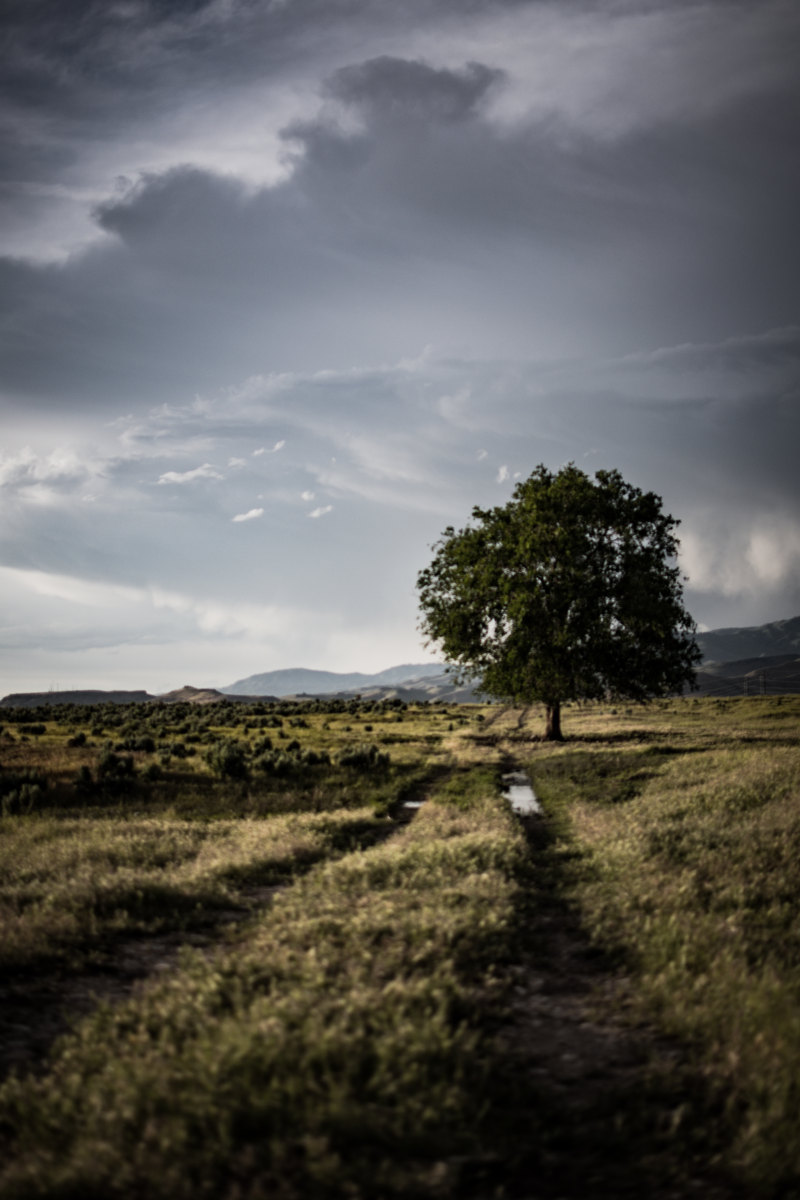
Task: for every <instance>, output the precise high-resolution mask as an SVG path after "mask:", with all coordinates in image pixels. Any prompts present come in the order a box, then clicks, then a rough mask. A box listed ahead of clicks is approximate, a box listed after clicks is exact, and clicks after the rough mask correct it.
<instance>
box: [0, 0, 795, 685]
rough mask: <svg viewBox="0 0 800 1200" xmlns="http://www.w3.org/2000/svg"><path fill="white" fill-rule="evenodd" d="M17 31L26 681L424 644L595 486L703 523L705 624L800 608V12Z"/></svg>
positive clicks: (687, 529) (9, 349)
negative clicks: (799, 135)
mask: <svg viewBox="0 0 800 1200" xmlns="http://www.w3.org/2000/svg"><path fill="white" fill-rule="evenodd" d="M8 14H9V20H8V22H7V24H6V41H5V45H4V51H3V53H4V57H5V59H6V62H7V66H8V70H7V72H6V73H5V75H4V77H3V79H4V82H3V81H0V88H3V87H5V89H6V91H5V101H6V103H5V111H6V118H5V127H4V128H5V131H6V134H7V136H8V139H9V151H8V154H7V155H6V157H5V162H6V164H7V170H8V175H7V177H6V183H5V188H4V190H2V191H0V207H1V206H3V205H5V209H4V210H3V211H4V212H5V214H6V223H7V230H8V229H9V228H10V229H11V230H12V232H11V234H9V233H8V232H6V240H5V242H4V243H3V245H5V246H7V247H8V246H10V247H11V248H12V250H11V255H10V256H7V257H6V258H4V259H2V260H0V286H1V287H2V292H3V300H2V304H3V308H2V314H1V316H0V353H1V354H2V362H0V384H1V385H2V387H3V398H4V403H5V406H6V408H7V410H8V418H9V419H8V422H7V432H8V442H7V446H6V447H5V450H4V453H3V454H2V455H0V501H2V504H3V512H4V518H5V519H4V523H3V535H2V539H0V564H4V565H0V573H2V572H3V571H4V570H5V571H6V572H7V573H9V572H10V574H9V576H8V580H7V581H6V582H8V584H9V587H10V588H11V589H12V591H13V594H14V597H15V599H14V606H15V607H14V612H15V613H16V618H15V620H14V621H12V622H10V623H7V626H6V628H7V630H8V629H10V630H11V632H10V633H9V634H8V639H7V640H9V644H18V645H22V644H24V645H26V646H35V645H36V644H37V639H39V638H41V640H40V644H42V645H49V646H59V647H62V649H64V650H65V651H66V648H68V647H69V646H72V645H74V646H81V647H89V648H90V647H91V646H92V645H99V644H100V641H93V640H92V639H93V637H95V634H94V632H93V625H94V621H95V614H104V615H103V617H102V620H99V621H98V627H99V626H100V625H102V626H103V627H102V629H100V632H99V633H98V634H97V637H98V638H102V639H105V640H103V643H102V644H103V645H113V644H117V642H118V643H119V644H123V643H124V642H125V641H126V640H129V639H130V638H131V637H132V636H139V635H140V636H141V640H142V643H143V644H144V643H145V642H147V640H148V639H152V641H154V642H161V643H165V642H169V641H170V640H174V639H175V638H177V637H180V636H181V630H182V629H189V630H190V631H191V636H192V637H194V638H196V639H197V641H196V644H197V645H199V644H201V643H202V644H204V645H208V644H210V642H211V641H213V639H215V638H222V639H225V638H232V639H236V638H240V639H241V640H242V644H244V642H245V640H246V639H247V638H250V637H252V638H255V639H262V635H263V640H259V641H258V644H259V645H265V646H269V647H270V650H269V653H270V654H271V655H278V656H279V658H280V661H275V659H274V658H273V659H271V660H265V662H264V666H265V667H266V666H269V665H274V666H282V665H286V659H285V658H284V656H285V655H286V654H287V653H290V652H289V651H288V650H287V649H286V647H287V646H291V647H293V648H297V654H298V656H299V655H300V653H301V652H302V653H303V654H305V653H306V651H304V650H303V649H302V648H303V646H305V645H306V644H307V640H306V639H307V636H308V634H307V631H308V629H309V628H310V627H312V626H313V627H314V629H325V630H326V631H327V632H326V633H325V634H324V637H323V636H322V635H320V637H321V639H322V640H321V641H320V642H319V644H320V645H322V643H323V641H324V639H325V638H328V637H329V635H330V636H331V637H332V636H333V634H332V633H331V631H335V630H336V629H343V630H349V631H350V633H349V634H348V636H349V637H351V639H352V640H351V641H347V642H346V646H347V647H352V646H353V645H359V646H360V645H365V644H366V643H365V641H364V637H365V634H364V630H365V629H366V628H367V627H368V626H369V627H370V628H372V627H373V626H371V625H370V622H373V625H374V627H375V628H377V627H378V626H380V628H381V630H382V634H381V636H383V634H385V632H386V630H387V629H389V628H390V626H391V628H393V629H395V628H396V629H400V628H401V627H402V629H404V630H408V633H403V635H402V637H403V639H407V638H408V637H412V636H413V633H412V632H411V631H412V630H413V626H414V599H413V579H414V576H415V573H416V570H417V569H419V567H420V566H421V565H423V560H424V558H425V555H426V554H427V547H428V546H429V545H430V543H431V541H433V540H435V538H436V536H437V535H438V534H439V532H440V531H441V529H442V528H444V526H445V525H446V524H448V523H449V522H454V523H463V521H464V520H466V519H467V517H468V514H469V511H470V509H471V507H472V504H474V503H479V504H484V505H486V504H492V503H502V502H503V501H504V500H505V499H506V498H507V495H508V494H509V493H510V490H511V488H512V486H513V482H514V479H515V478H518V477H523V476H525V475H527V474H528V473H529V472H530V470H531V469H532V468H533V466H534V465H535V464H536V463H537V462H546V463H547V464H548V465H549V466H552V467H558V466H559V465H561V464H562V463H564V462H566V461H569V460H574V461H576V462H577V463H578V464H579V465H581V466H583V467H585V468H586V469H587V470H590V471H593V470H595V469H597V468H598V467H601V466H603V467H619V468H620V469H621V470H622V472H623V474H624V475H625V476H626V477H628V478H630V479H631V480H632V481H633V482H635V483H637V484H639V485H640V486H642V487H645V488H653V489H655V490H656V491H658V492H659V493H661V494H662V495H663V496H664V499H665V504H666V506H667V508H668V509H670V510H671V511H673V512H674V513H675V515H676V516H679V517H681V518H682V519H683V525H682V533H683V535H684V539H685V547H686V566H687V569H688V570H689V573H690V575H691V577H692V583H691V589H692V590H691V592H690V596H691V607H692V610H693V611H695V613H696V615H697V616H698V619H700V620H702V621H704V622H705V623H706V624H723V623H727V624H733V623H737V622H741V621H744V620H749V619H752V620H753V621H759V622H760V621H762V620H767V619H773V618H776V617H780V616H788V615H791V613H792V612H794V611H797V610H798V609H800V532H798V528H797V513H798V507H800V489H799V485H798V482H797V478H798V476H797V471H796V464H795V461H794V460H795V458H796V453H795V447H796V445H797V443H798V438H799V437H800V425H799V424H798V422H800V399H799V397H800V337H799V336H798V322H799V321H800V284H799V283H798V280H800V269H799V268H800V261H798V259H799V258H800V250H799V248H798V233H797V220H796V212H797V208H798V200H800V175H799V174H798V159H797V155H796V151H795V141H796V116H797V109H798V91H799V90H800V81H798V79H797V76H796V45H797V31H798V27H799V26H800V10H798V9H797V7H796V5H790V4H789V3H784V0H766V2H765V3H764V4H762V5H758V6H753V5H749V4H744V3H717V2H716V0H692V2H691V3H685V4H683V3H679V4H666V3H664V4H656V3H644V2H641V3H619V2H617V0H613V2H611V0H609V3H608V4H605V5H595V4H588V3H586V4H581V3H575V4H572V3H569V4H552V3H542V4H539V3H525V2H520V3H511V2H509V3H502V2H498V3H492V2H487V3H474V4H465V3H461V2H459V3H448V2H444V3H442V2H441V0H437V2H436V3H433V0H431V2H430V3H429V2H427V0H407V2H405V3H402V2H398V3H389V2H388V0H387V2H386V3H382V2H381V3H379V2H376V0H362V2H352V3H350V2H344V0H343V2H341V3H338V2H336V0H295V2H293V3H291V2H290V3H266V2H264V3H261V2H255V0H253V2H252V3H251V2H241V3H231V2H230V0H224V2H223V0H214V2H209V3H187V4H175V5H170V4H156V3H145V2H139V0H120V2H118V3H113V2H112V3H107V4H102V5H101V4H99V3H93V4H87V3H76V4H75V5H69V6H67V5H64V4H61V3H38V2H36V0H34V2H33V3H30V4H26V5H22V4H13V5H11V6H10V7H8ZM89 214H91V219H90V218H89ZM0 220H2V213H0ZM17 229H19V231H20V237H19V241H17V238H16V230H17ZM23 235H24V236H23ZM67 251H68V253H67ZM424 347H430V348H429V349H423V348H424ZM387 364H388V365H387ZM278 446H280V447H281V448H280V450H277V449H276V447H278ZM256 513H258V514H259V515H258V516H257V517H256V516H255V515H252V514H256ZM244 517H249V519H247V520H243V519H241V518H244ZM237 518H239V519H238V520H237ZM121 530H122V531H124V532H123V534H122V535H121V534H120V531H121ZM367 560H368V563H367V567H365V562H366V561H367ZM212 567H213V569H211V568H212ZM365 570H368V572H369V573H370V578H371V586H370V588H369V589H365V588H364V587H363V586H362V585H361V584H360V583H358V585H357V586H356V584H355V583H354V581H359V580H361V579H363V576H364V571H365ZM321 578H324V580H325V585H324V587H322V588H321V587H320V582H319V581H320V579H321ZM4 581H5V576H4ZM248 595H254V596H257V597H258V602H257V603H253V604H248V602H246V601H242V597H243V596H248ZM31 596H35V597H36V600H35V604H33V602H30V597H31ZM298 596H302V597H304V598H310V599H309V612H310V613H311V615H310V616H309V614H308V613H306V612H302V613H298V612H297V611H296V610H297V607H298V603H297V602H298ZM29 602H30V603H29ZM81 606H83V608H81ZM29 607H30V612H31V613H33V614H34V615H29ZM34 609H35V612H34ZM64 612H67V613H68V614H69V617H68V619H67V618H66V617H65V618H63V620H62V614H63V613H64ZM81 612H83V614H84V615H83V617H81ZM112 612H113V618H112V615H111V614H112ZM106 614H107V615H106ZM376 614H377V616H376ZM383 614H386V615H385V619H384V615H383ZM103 621H106V624H105V625H103ZM381 622H383V625H381ZM12 625H13V628H11V627H12ZM131 630H138V631H139V634H136V635H131V633H130V631H131ZM26 631H27V632H26ZM39 631H44V632H41V635H40V633H39ZM354 631H355V632H354ZM0 633H2V630H0ZM3 636H5V635H3ZM375 636H378V634H376V635H375ZM287 639H288V640H287ZM292 639H293V640H292ZM226 644H228V643H226ZM315 644H316V643H315ZM406 644H407V642H406V641H403V645H406ZM225 653H226V652H225V645H222V644H221V645H220V649H219V655H220V661H223V662H227V658H226V657H225ZM294 653H295V650H294V649H292V650H291V655H292V657H293V656H294ZM342 653H344V652H342ZM402 653H403V655H404V656H406V655H408V654H415V653H416V651H414V650H403V651H402ZM348 654H349V651H348ZM381 657H383V655H381ZM391 658H392V654H389V656H388V658H387V661H391ZM298 660H299V659H298ZM181 661H183V660H181ZM186 661H190V662H193V661H195V659H194V658H192V657H191V656H190V654H189V650H188V649H187V651H186ZM314 665H323V664H322V663H321V662H317V663H315V664H314ZM329 665H332V666H337V667H348V668H349V667H350V666H352V665H359V664H357V663H356V664H354V663H353V660H352V658H349V659H348V661H342V660H341V659H339V660H338V661H337V662H336V663H335V664H334V663H332V662H330V660H329ZM377 665H385V663H382V664H376V666H377ZM47 669H48V670H49V669H50V668H49V667H48V668H47ZM159 669H160V665H159ZM238 673H239V674H240V675H244V674H246V673H247V670H245V669H242V670H239V671H238ZM235 674H236V671H232V672H231V673H230V677H233V676H234V675H235ZM184 681H185V680H183V679H177V680H173V681H168V680H164V684H165V686H167V685H169V686H172V684H173V683H177V682H184ZM219 681H220V682H228V681H229V676H228V672H227V670H226V671H225V672H224V673H223V674H222V676H221V678H220V679H219ZM143 682H145V683H149V681H143Z"/></svg>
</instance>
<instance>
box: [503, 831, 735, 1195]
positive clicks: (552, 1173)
mask: <svg viewBox="0 0 800 1200" xmlns="http://www.w3.org/2000/svg"><path fill="white" fill-rule="evenodd" d="M522 821H523V825H524V827H525V830H526V835H527V838H528V843H529V847H530V886H529V888H528V890H527V892H526V898H525V901H524V903H523V906H522V910H521V912H520V929H519V935H518V940H517V945H516V947H515V949H516V954H515V955H514V961H513V965H512V966H511V967H510V974H511V976H512V979H513V986H512V999H511V1004H510V1012H509V1013H508V1014H507V1020H505V1021H504V1023H503V1024H502V1026H501V1028H500V1030H499V1033H498V1039H497V1073H498V1077H499V1078H501V1079H503V1080H504V1082H505V1084H506V1088H505V1094H506V1096H507V1102H506V1103H504V1105H503V1106H502V1108H501V1109H500V1110H498V1111H497V1112H495V1113H494V1114H493V1117H492V1124H496V1125H497V1127H498V1129H500V1128H502V1130H503V1133H502V1134H500V1135H499V1136H500V1137H501V1139H502V1141H503V1142H504V1144H505V1146H506V1150H505V1158H506V1161H505V1164H504V1166H503V1168H502V1169H501V1170H500V1172H499V1174H500V1177H501V1178H502V1187H503V1194H504V1195H505V1196H507V1197H509V1198H513V1200H534V1198H535V1200H556V1198H558V1200H587V1197H589V1198H591V1200H595V1198H602V1200H627V1198H628V1197H630V1198H631V1200H632V1198H634V1197H636V1198H637V1200H689V1198H693V1197H698V1198H699V1197H703V1198H704V1200H734V1198H735V1200H744V1197H745V1195H746V1193H745V1192H744V1191H741V1190H740V1189H739V1188H738V1187H737V1185H736V1183H735V1181H734V1180H732V1179H731V1178H727V1177H725V1175H724V1174H723V1173H722V1172H721V1171H720V1170H719V1169H718V1168H717V1167H716V1166H715V1158H716V1156H717V1154H718V1152H719V1150H720V1149H721V1147H720V1145H719V1144H717V1142H718V1138H719V1135H718V1134H717V1133H715V1131H718V1130H719V1129H720V1128H721V1122H720V1113H719V1111H718V1109H719V1104H718V1102H715V1101H714V1099H713V1098H712V1097H711V1096H709V1095H708V1093H707V1089H706V1085H705V1083H704V1081H703V1079H702V1076H701V1075H700V1073H699V1071H698V1070H697V1069H696V1068H695V1067H694V1066H693V1065H692V1062H691V1056H690V1053H689V1051H688V1049H687V1048H686V1047H684V1046H681V1045H680V1044H679V1043H677V1042H676V1041H673V1040H670V1039H669V1038H667V1037H664V1036H663V1035H661V1034H659V1033H658V1032H657V1031H656V1030H654V1029H653V1028H649V1027H646V1026H643V1025H642V1024H641V1023H639V1024H636V1023H635V1022H634V1021H633V1020H632V1019H631V1017H630V1010H631V984H630V982H629V980H628V978H627V977H626V975H625V972H624V970H623V969H622V966H621V965H620V964H619V963H615V962H613V961H611V960H610V959H609V958H608V957H606V956H605V955H604V954H602V953H601V952H599V951H598V950H597V948H596V947H594V946H593V945H592V943H591V941H590V938H589V936H588V935H587V933H586V931H585V930H584V928H583V926H582V924H581V918H580V914H579V913H578V912H577V911H576V909H575V908H574V906H573V905H572V904H571V903H570V900H569V896H568V887H567V886H566V881H565V862H564V858H565V856H564V850H563V847H562V848H560V849H559V850H558V851H556V847H555V844H554V839H553V837H552V835H551V832H550V829H549V827H548V824H547V820H546V818H541V817H536V816H532V817H525V818H522ZM486 1194H491V1193H490V1192H487V1193H486Z"/></svg>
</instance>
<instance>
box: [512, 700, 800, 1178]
mask: <svg viewBox="0 0 800 1200" xmlns="http://www.w3.org/2000/svg"><path fill="white" fill-rule="evenodd" d="M709 710H711V711H709ZM709 717H710V718H711V719H709ZM698 718H701V719H698ZM797 718H798V705H797V703H796V702H795V703H790V702H784V703H783V704H780V705H778V704H776V703H775V702H774V701H764V702H763V703H762V704H760V705H759V704H758V703H757V702H755V703H754V702H750V703H749V704H747V703H746V702H735V701H734V702H730V703H729V704H727V705H726V706H724V707H722V708H720V707H718V706H716V705H713V702H708V701H706V702H705V703H703V704H702V705H700V706H696V705H695V706H692V705H691V702H686V701H685V702H683V704H682V705H680V704H679V705H674V706H672V707H670V708H668V707H666V706H665V707H664V708H661V709H655V710H653V711H652V712H650V713H647V714H645V713H639V714H638V715H637V722H636V732H635V733H634V734H632V736H631V739H630V742H629V743H628V744H627V745H622V746H621V745H620V743H619V742H618V741H616V740H615V741H612V742H608V741H605V742H604V741H603V735H604V734H607V733H608V732H609V728H608V723H607V722H606V721H604V720H603V719H601V718H597V717H595V719H594V720H595V724H594V726H593V732H594V736H595V737H596V738H597V740H596V741H595V742H593V743H592V742H588V743H587V744H586V745H584V746H583V747H581V748H579V749H575V748H574V747H565V748H564V749H562V750H560V751H559V752H557V753H555V754H548V753H547V752H540V753H539V754H537V756H536V757H535V758H534V759H533V761H532V764H531V767H532V773H533V776H534V780H535V783H536V787H537V790H538V791H539V793H540V795H541V796H542V798H543V799H544V801H545V803H546V805H547V807H548V809H549V811H550V812H551V813H553V814H554V816H555V817H556V819H557V820H559V821H560V822H561V823H562V825H563V828H564V829H565V830H569V831H571V834H570V835H571V837H572V838H574V839H575V841H576V842H577V844H578V846H579V847H581V848H582V849H583V851H584V857H583V859H582V862H581V865H580V867H579V869H578V871H577V873H576V875H575V877H574V881H573V887H574V894H575V897H576V899H577V901H578V902H579V904H580V906H581V910H582V912H583V914H584V919H585V921H586V923H587V925H588V926H589V928H590V929H591V931H592V933H593V935H594V937H595V938H596V939H597V941H598V942H599V943H600V944H602V945H604V946H605V947H614V948H616V949H617V950H618V951H619V952H621V953H622V954H623V955H624V957H625V960H626V961H627V963H628V964H629V966H630V968H631V969H632V971H633V975H634V980H635V996H636V998H637V1002H638V1010H639V1012H640V1013H641V1014H643V1015H646V1016H647V1017H648V1018H649V1019H651V1020H655V1021H656V1022H657V1023H658V1025H659V1026H660V1027H661V1028H662V1029H664V1030H666V1031H668V1032H669V1033H671V1034H674V1035H677V1036H679V1037H680V1038H681V1039H682V1040H684V1041H685V1042H686V1043H687V1044H689V1045H690V1046H691V1047H693V1053H694V1055H695V1057H696V1060H697V1062H698V1063H699V1064H701V1065H702V1068H703V1070H704V1072H705V1074H706V1076H707V1078H708V1080H709V1082H710V1084H711V1085H712V1087H713V1088H714V1089H715V1092H716V1095H717V1097H718V1101H719V1103H720V1105H721V1106H722V1108H723V1111H724V1114H725V1116H724V1119H725V1122H726V1124H727V1127H728V1130H729V1137H730V1139H731V1141H730V1145H731V1148H730V1152H729V1154H728V1162H729V1164H731V1165H733V1166H734V1167H735V1168H736V1169H737V1170H738V1171H740V1172H742V1173H744V1175H745V1177H746V1179H747V1180H748V1187H749V1188H750V1189H751V1191H752V1194H753V1195H759V1194H764V1195H775V1194H778V1193H780V1194H784V1192H783V1190H782V1189H790V1190H791V1189H792V1188H800V1125H799V1120H800V1119H799V1118H798V1113H800V747H798V743H797V740H796V731H797ZM671 723H672V724H673V729H672V731H670V724H671ZM590 729H591V727H590V726H589V725H588V723H587V734H588V733H589V732H590ZM647 734H650V735H656V736H655V740H650V741H649V742H648V741H647V740H646V737H644V736H643V735H647ZM693 734H699V736H692V735H693ZM786 1194H788V1193H786Z"/></svg>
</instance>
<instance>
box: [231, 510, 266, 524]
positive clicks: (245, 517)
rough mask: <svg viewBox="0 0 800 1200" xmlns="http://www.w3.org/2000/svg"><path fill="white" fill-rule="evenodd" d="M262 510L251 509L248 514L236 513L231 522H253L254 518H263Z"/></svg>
mask: <svg viewBox="0 0 800 1200" xmlns="http://www.w3.org/2000/svg"><path fill="white" fill-rule="evenodd" d="M263 515H264V510H263V508H251V509H250V510H249V512H245V513H237V515H236V516H235V517H231V520H232V521H255V519H256V517H263Z"/></svg>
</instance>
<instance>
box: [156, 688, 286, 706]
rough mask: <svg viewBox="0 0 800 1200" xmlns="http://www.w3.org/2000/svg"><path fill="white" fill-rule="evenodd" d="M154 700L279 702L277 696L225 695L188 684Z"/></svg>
mask: <svg viewBox="0 0 800 1200" xmlns="http://www.w3.org/2000/svg"><path fill="white" fill-rule="evenodd" d="M153 699H154V700H160V701H161V703H162V704H216V703H217V702H218V701H220V700H228V701H232V702H240V703H247V702H252V701H253V700H260V701H269V700H277V696H240V695H238V693H237V694H236V695H231V694H229V693H226V694H225V695H223V694H222V692H220V691H218V690H217V688H196V687H190V686H189V684H188V683H187V684H186V686H185V687H182V688H175V690H174V691H172V692H164V693H163V694H162V695H161V696H153Z"/></svg>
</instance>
